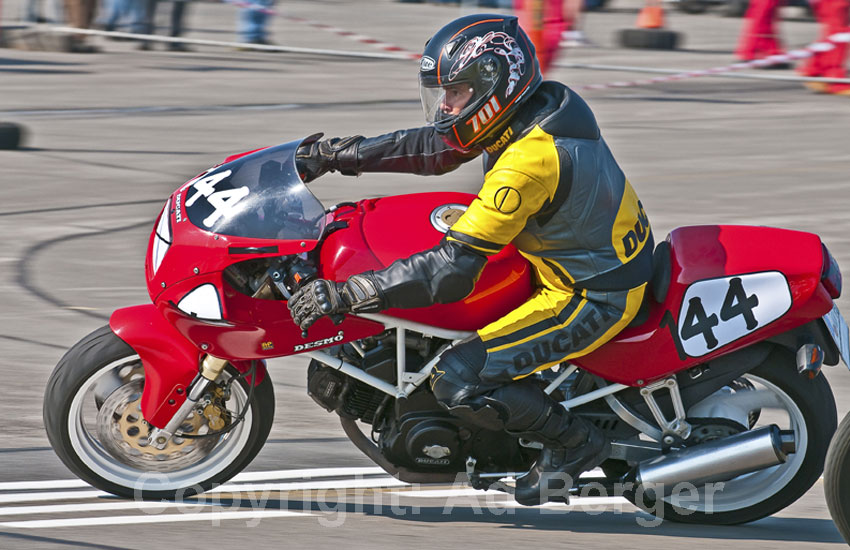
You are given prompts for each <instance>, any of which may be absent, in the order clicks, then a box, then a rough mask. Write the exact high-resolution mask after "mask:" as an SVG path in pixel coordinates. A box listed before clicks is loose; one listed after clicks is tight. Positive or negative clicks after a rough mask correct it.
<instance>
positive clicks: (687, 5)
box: [676, 0, 708, 15]
mask: <svg viewBox="0 0 850 550" xmlns="http://www.w3.org/2000/svg"><path fill="white" fill-rule="evenodd" d="M676 9H678V10H679V11H680V12H682V13H690V14H693V15H696V14H699V13H705V12H706V11H708V4H707V3H705V2H703V1H702V0H679V2H677V3H676Z"/></svg>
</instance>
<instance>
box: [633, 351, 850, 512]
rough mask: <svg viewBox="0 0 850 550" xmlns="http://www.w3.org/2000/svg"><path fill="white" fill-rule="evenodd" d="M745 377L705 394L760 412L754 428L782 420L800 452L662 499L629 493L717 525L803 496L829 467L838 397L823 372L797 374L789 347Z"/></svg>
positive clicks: (652, 508)
mask: <svg viewBox="0 0 850 550" xmlns="http://www.w3.org/2000/svg"><path fill="white" fill-rule="evenodd" d="M743 380H744V381H746V383H745V384H738V385H736V386H737V387H736V389H734V390H731V391H729V392H727V393H728V395H725V396H721V397H719V398H718V397H713V396H710V397H709V398H707V399H716V400H717V402H716V404H717V406H720V407H723V408H726V409H727V410H728V411H729V413H730V414H729V417H730V418H731V417H738V418H740V417H742V416H743V418H747V417H749V418H752V419H757V420H756V424H755V425H751V426H749V428H750V429H755V428H760V427H764V426H768V425H770V424H776V425H777V426H779V428H780V429H781V430H791V431H793V432H794V438H795V441H796V452H795V453H793V454H789V455H788V458H787V460H786V462H785V463H783V464H779V465H777V466H772V467H770V468H765V469H763V470H759V471H756V472H753V473H750V474H746V475H742V476H738V477H736V478H734V479H731V480H729V481H726V482H724V483H723V484H722V486H721V485H720V484H714V485H713V486H707V487H702V488H699V489H695V490H693V491H687V490H686V491H683V492H681V493H680V494H679V495H678V496H676V495H674V496H672V497H666V498H664V499H663V500H661V501H655V500H651V499H649V498H648V497H647V496H646V495H641V497H640V498H638V497H637V496H636V495H635V494H634V493H632V494H629V495H625V496H626V497H627V498H629V499H630V500H631V501H632V502H634V503H635V504H636V505H638V506H640V507H641V508H643V509H644V510H646V511H648V512H650V513H652V514H654V515H656V516H658V517H660V518H662V519H669V520H672V521H677V522H682V523H702V524H714V525H733V524H738V523H747V522H750V521H755V520H757V519H760V518H763V517H766V516H769V515H771V514H774V513H776V512H778V511H779V510H782V509H783V508H785V507H786V506H788V505H790V504H791V503H793V502H794V501H796V500H797V499H799V498H800V497H801V496H803V494H805V493H806V491H808V490H809V489H810V488H811V487H812V485H814V483H815V482H816V481H817V480H818V478H819V477H820V475H821V473H822V472H823V468H824V459H825V456H826V451H827V448H828V446H829V441H830V438H831V437H832V434H833V433H834V432H835V426H836V423H837V418H836V411H835V400H834V398H833V396H832V391H831V390H830V387H829V383H828V382H827V381H826V378H825V377H824V376H822V375H821V376H818V377H817V378H815V379H814V380H809V379H808V378H804V377H803V376H801V375H799V374H798V373H797V369H796V363H795V359H794V356H793V355H792V354H791V353H790V352H788V351H787V350H784V349H776V350H775V351H774V352H773V353H771V354H770V355H769V356H768V358H767V359H766V360H765V361H764V363H762V364H761V365H759V366H758V367H756V368H755V369H753V370H752V371H750V372H749V373H747V374H746V375H745V376H744V377H743ZM754 412H757V413H758V414H752V413H754ZM722 459H723V457H718V460H722Z"/></svg>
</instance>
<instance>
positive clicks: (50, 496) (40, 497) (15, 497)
mask: <svg viewBox="0 0 850 550" xmlns="http://www.w3.org/2000/svg"><path fill="white" fill-rule="evenodd" d="M111 496H112V495H110V494H109V493H106V492H104V491H66V492H59V493H9V494H6V495H0V503H7V502H39V501H42V502H43V501H48V500H79V499H84V498H97V497H111Z"/></svg>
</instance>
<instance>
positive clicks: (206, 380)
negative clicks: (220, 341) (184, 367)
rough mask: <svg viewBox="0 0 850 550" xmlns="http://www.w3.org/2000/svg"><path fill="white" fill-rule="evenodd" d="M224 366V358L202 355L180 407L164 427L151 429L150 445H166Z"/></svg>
mask: <svg viewBox="0 0 850 550" xmlns="http://www.w3.org/2000/svg"><path fill="white" fill-rule="evenodd" d="M226 366H227V360H226V359H220V358H218V357H213V356H212V355H207V356H206V357H204V360H203V361H202V362H201V371H200V372H199V373H198V374H197V376H195V379H194V380H192V383H191V384H190V385H189V390H188V392H187V394H186V400H185V401H184V402H183V404H182V405H180V408H179V409H177V412H175V413H174V416H172V417H171V420H169V421H168V424H166V425H165V427H164V428H154V429H153V430H152V431H151V433H150V436H149V438H148V441H149V444H150V445H153V446H154V447H156V448H157V449H159V450H162V449H164V448H165V447H166V445H168V442H169V441H171V438H172V437H173V436H174V433H175V432H176V431H177V429H178V428H179V427H180V426H181V425H182V424H183V422H184V421H185V420H186V417H188V416H189V413H190V412H192V409H194V408H195V406H196V405H197V404H198V401H200V399H201V397H202V396H203V395H204V393H205V392H206V391H207V388H208V387H209V385H210V384H213V383H214V382H215V381H216V380H217V379H218V377H219V376H220V375H221V373H222V371H223V370H224V367H226ZM252 382H253V381H252Z"/></svg>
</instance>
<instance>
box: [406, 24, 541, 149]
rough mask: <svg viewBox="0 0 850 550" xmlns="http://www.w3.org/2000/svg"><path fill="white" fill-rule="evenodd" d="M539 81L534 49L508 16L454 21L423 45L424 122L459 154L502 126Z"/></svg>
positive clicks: (421, 80)
mask: <svg viewBox="0 0 850 550" xmlns="http://www.w3.org/2000/svg"><path fill="white" fill-rule="evenodd" d="M540 82H541V77H540V66H539V65H538V64H537V57H536V56H535V53H534V45H533V44H532V43H531V40H529V38H528V36H527V35H526V34H525V31H523V30H522V28H520V26H519V23H518V22H517V18H516V17H513V16H509V15H494V14H479V15H468V16H466V17H461V18H460V19H456V20H454V21H452V22H451V23H449V24H448V25H446V26H445V27H443V28H442V29H440V30H439V31H437V34H435V35H434V36H433V37H431V39H430V40H429V41H428V42H427V43H426V44H425V51H424V52H423V54H422V59H421V61H420V62H419V93H420V95H421V96H422V108H423V109H424V110H425V120H426V121H427V122H429V123H433V125H434V127H435V128H436V129H437V133H438V134H440V136H441V137H442V138H443V140H445V142H446V143H448V144H449V145H451V146H452V147H454V148H455V149H458V150H461V151H468V150H470V149H471V148H472V147H473V146H474V145H476V144H479V143H481V142H482V141H483V140H485V139H487V138H488V137H490V136H492V135H493V134H494V133H495V132H496V131H497V130H498V129H499V128H502V127H503V126H504V125H505V124H506V123H507V122H508V121H509V120H510V118H511V116H513V114H514V112H516V110H517V108H518V107H519V106H520V104H521V103H522V102H523V101H525V100H526V99H527V98H528V97H529V96H531V94H532V93H533V92H534V90H535V89H537V86H539V85H540Z"/></svg>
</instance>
